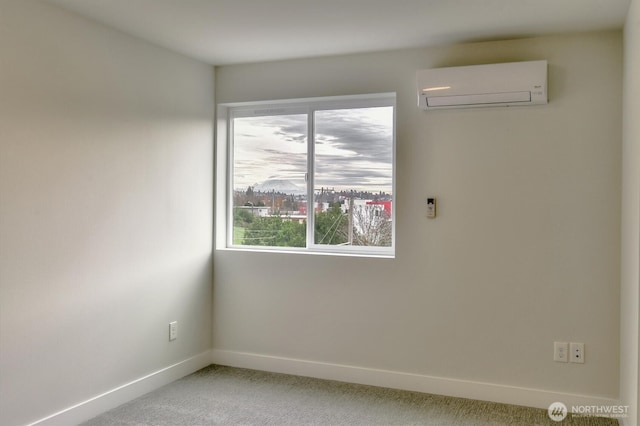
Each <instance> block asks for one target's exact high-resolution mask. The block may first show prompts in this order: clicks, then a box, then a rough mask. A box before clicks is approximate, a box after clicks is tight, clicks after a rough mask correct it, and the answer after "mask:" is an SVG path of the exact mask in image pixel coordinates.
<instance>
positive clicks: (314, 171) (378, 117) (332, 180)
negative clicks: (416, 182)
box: [229, 95, 395, 254]
mask: <svg viewBox="0 0 640 426" xmlns="http://www.w3.org/2000/svg"><path fill="white" fill-rule="evenodd" d="M394 109H395V96H391V95H385V96H380V97H376V98H373V97H366V98H347V99H344V98H341V99H340V100H339V101H338V100H334V99H329V100H323V101H315V102H307V101H305V102H301V103H300V104H295V103H294V104H287V105H275V106H274V105H265V106H264V107H262V106H258V107H256V106H255V105H253V106H252V107H251V108H242V107H239V108H237V109H233V110H232V111H231V113H230V119H229V129H230V138H229V142H230V149H229V151H230V160H231V161H230V165H231V170H230V176H229V178H230V179H229V180H230V182H231V186H230V187H229V191H230V198H231V199H230V202H231V203H230V204H231V212H232V215H233V228H232V230H231V229H229V232H230V233H232V235H231V236H230V238H229V240H230V245H231V246H244V247H250V246H253V247H264V248H268V247H271V248H296V249H303V248H304V249H311V250H314V249H315V250H319V251H333V252H349V251H355V252H366V253H380V254H390V253H392V250H393V245H394V235H393V229H394V226H393V217H394V214H393V209H394V203H393V201H394V198H393V188H394V185H393V179H394V170H393V164H394V139H395V138H394Z"/></svg>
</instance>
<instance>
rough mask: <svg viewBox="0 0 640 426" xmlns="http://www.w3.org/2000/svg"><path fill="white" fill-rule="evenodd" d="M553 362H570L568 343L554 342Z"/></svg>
mask: <svg viewBox="0 0 640 426" xmlns="http://www.w3.org/2000/svg"><path fill="white" fill-rule="evenodd" d="M553 360H554V361H556V362H568V361H569V344H568V343H567V342H553Z"/></svg>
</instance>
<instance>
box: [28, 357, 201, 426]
mask: <svg viewBox="0 0 640 426" xmlns="http://www.w3.org/2000/svg"><path fill="white" fill-rule="evenodd" d="M211 357H212V355H211V351H210V350H208V351H205V352H202V353H200V354H198V355H195V356H193V357H191V358H187V359H185V360H182V361H180V362H177V363H175V364H173V365H170V366H168V367H165V368H162V369H160V370H158V371H155V372H153V373H151V374H147V375H146V376H144V377H140V378H138V379H136V380H133V381H131V382H129V383H125V384H123V385H121V386H118V387H117V388H114V389H111V390H109V391H107V392H104V393H102V394H100V395H97V396H94V397H93V398H89V399H87V400H86V401H82V402H80V403H78V404H76V405H73V406H71V407H68V408H65V409H64V410H61V411H58V412H57V413H54V414H51V415H50V416H47V417H45V418H42V419H40V420H37V421H35V422H33V423H30V424H29V425H28V426H35V425H37V426H68V425H71V424H78V423H82V422H84V421H87V420H89V419H92V418H93V417H96V416H98V415H100V414H102V413H104V412H105V411H108V410H111V409H112V408H115V407H117V406H119V405H122V404H124V403H126V402H129V401H131V400H132V399H135V398H137V397H139V396H142V395H144V394H146V393H148V392H151V391H153V390H155V389H158V388H159V387H162V386H164V385H166V384H168V383H171V382H173V381H175V380H178V379H181V378H182V377H184V376H186V375H189V374H191V373H193V372H195V371H198V370H200V369H201V368H204V367H206V366H208V365H210V364H211Z"/></svg>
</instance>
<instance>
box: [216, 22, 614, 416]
mask: <svg viewBox="0 0 640 426" xmlns="http://www.w3.org/2000/svg"><path fill="white" fill-rule="evenodd" d="M537 59H547V60H548V61H549V81H550V83H549V97H550V103H549V104H548V105H546V106H541V107H525V108H508V109H507V108H498V109H471V110H463V109H459V110H449V111H437V112H423V111H419V110H418V109H417V107H416V94H415V87H414V75H415V71H416V70H417V69H420V68H429V67H437V66H456V65H468V64H477V63H491V62H505V61H521V60H537ZM621 78H622V38H621V34H620V33H619V32H605V33H590V34H579V35H569V36H552V37H539V38H531V39H521V40H513V41H500V42H487V43H477V44H467V45H457V46H450V47H437V48H427V49H417V50H406V51H394V52H386V53H375V54H361V55H347V56H338V57H330V58H319V59H307V60H294V61H283V62H273V63H263V64H250V65H238V66H226V67H220V68H217V70H216V102H240V101H251V100H266V99H281V98H296V97H310V96H330V95H344V94H359V93H372V92H389V91H395V92H397V96H398V98H397V101H398V109H397V116H398V119H397V188H398V194H397V228H396V229H397V240H396V241H397V250H396V253H397V257H396V259H393V260H389V259H366V258H346V257H331V256H311V255H286V254H267V253H247V252H237V251H225V250H216V251H215V252H214V265H215V267H214V298H213V300H214V303H213V346H214V360H215V361H217V362H223V363H227V364H234V365H243V366H247V367H252V366H253V367H260V368H271V369H278V370H279V371H289V372H299V373H301V374H316V375H318V376H323V375H324V376H332V374H333V373H331V372H330V371H329V370H332V368H333V370H332V371H333V372H334V373H335V372H339V373H337V374H334V375H333V376H332V377H334V378H344V379H350V380H353V378H354V377H356V376H357V374H353V375H350V374H351V373H350V372H351V371H352V370H353V371H355V370H358V371H365V370H362V369H371V370H366V371H369V373H371V374H372V375H375V374H378V373H380V370H385V371H390V372H405V373H410V374H409V376H401V375H395V376H394V375H393V374H391V376H393V377H396V378H400V380H399V381H398V382H397V383H399V386H406V384H407V383H408V380H413V379H415V380H417V381H419V380H423V379H425V376H427V377H426V379H425V383H427V386H425V387H422V388H421V389H423V390H424V389H427V390H429V391H433V392H439V393H444V392H449V393H453V394H459V395H464V396H470V395H472V392H465V391H464V389H465V386H468V387H469V388H471V387H473V386H475V385H474V383H475V382H482V383H488V384H494V385H504V386H508V387H499V388H498V389H497V391H496V392H497V393H496V394H491V393H489V392H487V390H488V389H489V387H484V388H483V387H480V390H479V391H478V393H477V395H478V396H479V397H480V398H483V399H496V400H505V401H511V402H520V403H524V404H528V405H538V406H547V405H548V404H549V403H551V402H553V401H554V399H551V400H548V399H549V398H556V397H558V394H560V396H562V395H570V394H571V395H574V396H575V395H584V396H587V397H598V398H600V397H601V398H604V399H606V398H617V397H618V392H619V379H618V367H619V337H618V336H619V318H620V316H619V315H620V310H619V307H620V286H619V282H620V266H619V265H620V202H621V198H620V167H621V114H622V113H621V107H622V105H621V96H622V85H621ZM427 196H436V197H438V202H439V204H438V211H439V217H438V218H437V219H435V220H428V219H426V218H425V207H424V203H425V199H426V197H427ZM554 340H559V341H577V342H584V343H585V345H586V363H585V364H583V365H579V364H561V363H555V362H553V359H552V352H553V351H552V348H553V341H554ZM299 361H310V362H299ZM344 366H347V367H355V369H350V368H343V367H344ZM334 367H335V368H334ZM314 372H315V373H314ZM343 373H344V374H343ZM365 373H366V372H365ZM374 373H375V374H374ZM380 374H382V373H380ZM385 374H386V373H385ZM364 375H365V376H366V374H364ZM359 377H360V379H359V380H361V381H363V382H367V381H369V382H371V381H372V380H369V379H367V378H362V377H364V376H359ZM371 377H373V376H371ZM429 378H431V379H433V380H431V379H429ZM435 378H444V379H451V380H444V381H441V380H440V381H439V379H438V380H436V379H435ZM427 379H428V380H427ZM385 380H386V379H385ZM385 380H382V381H380V383H381V384H389V383H391V382H390V381H388V380H387V381H385ZM390 380H391V381H392V380H394V379H390ZM403 380H404V381H403ZM456 380H460V382H458V381H456ZM447 386H449V387H448V388H447ZM522 388H524V390H525V392H524V393H521V395H524V397H523V398H521V399H520V400H518V399H517V398H515V399H514V398H511V397H510V394H515V393H518V392H520V391H521V390H522ZM492 389H494V388H492ZM527 390H541V391H548V393H545V392H538V393H536V392H529V393H527V392H526V391H527ZM534 394H535V395H537V396H538V397H540V399H539V400H536V401H533V400H532V399H531V397H530V396H531V395H534ZM527 395H528V396H527ZM547 397H548V398H547ZM604 399H603V400H604ZM567 402H569V401H567ZM545 404H546V405H545Z"/></svg>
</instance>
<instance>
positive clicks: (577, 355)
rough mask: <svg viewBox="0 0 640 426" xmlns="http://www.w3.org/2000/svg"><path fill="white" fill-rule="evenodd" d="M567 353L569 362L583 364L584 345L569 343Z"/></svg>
mask: <svg viewBox="0 0 640 426" xmlns="http://www.w3.org/2000/svg"><path fill="white" fill-rule="evenodd" d="M569 353H570V357H571V358H570V360H571V362H577V363H579V364H583V363H584V343H574V342H571V343H570V344H569Z"/></svg>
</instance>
